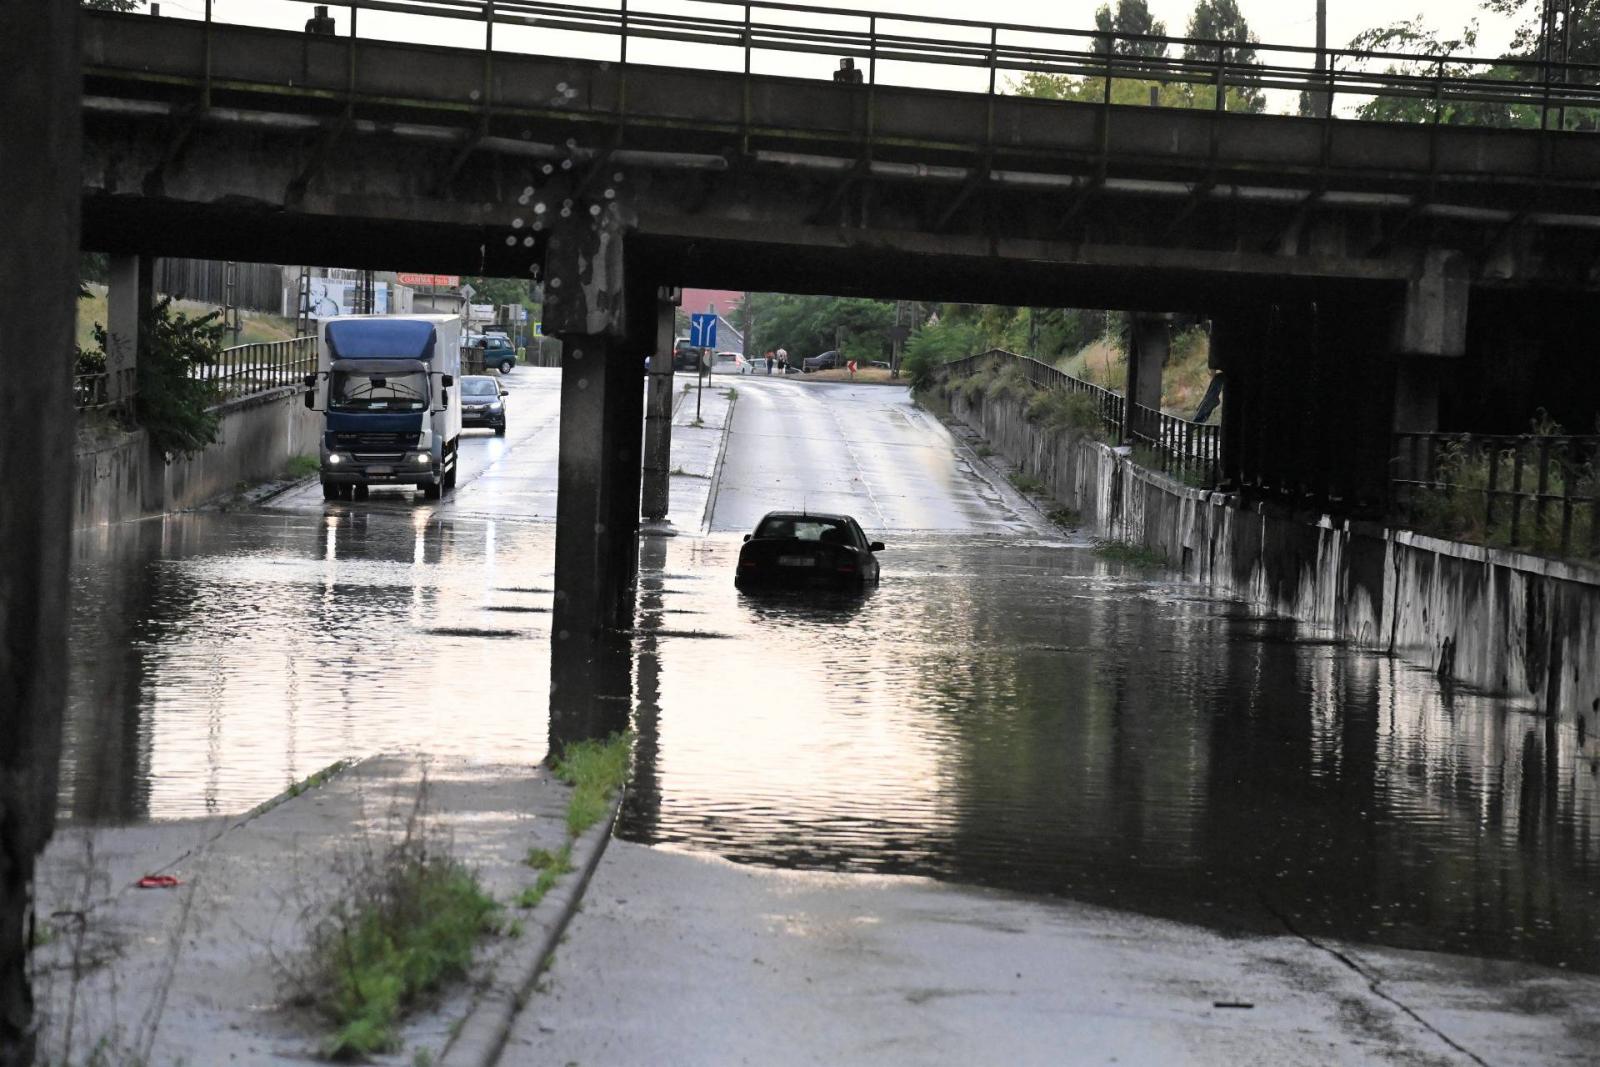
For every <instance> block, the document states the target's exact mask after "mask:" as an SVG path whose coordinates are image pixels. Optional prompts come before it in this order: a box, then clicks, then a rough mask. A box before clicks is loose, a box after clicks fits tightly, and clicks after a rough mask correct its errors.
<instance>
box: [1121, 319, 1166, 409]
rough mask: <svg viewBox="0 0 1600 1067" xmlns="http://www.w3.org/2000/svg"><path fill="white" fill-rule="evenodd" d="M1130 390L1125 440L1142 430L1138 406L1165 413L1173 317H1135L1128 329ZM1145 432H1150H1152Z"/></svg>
mask: <svg viewBox="0 0 1600 1067" xmlns="http://www.w3.org/2000/svg"><path fill="white" fill-rule="evenodd" d="M1128 347H1129V351H1128V387H1127V390H1126V393H1125V395H1126V396H1127V398H1128V400H1129V401H1130V402H1129V403H1127V404H1125V405H1123V411H1122V439H1123V440H1124V441H1128V440H1132V438H1133V434H1134V431H1135V430H1136V429H1139V428H1140V427H1139V424H1138V422H1137V421H1136V415H1135V411H1134V405H1135V404H1137V405H1140V406H1142V407H1147V408H1149V409H1150V410H1152V411H1160V410H1161V371H1162V368H1164V367H1165V366H1166V365H1167V353H1168V352H1169V351H1170V349H1171V347H1172V316H1171V315H1152V314H1145V313H1142V312H1141V313H1139V314H1136V315H1134V317H1133V322H1132V323H1131V324H1130V326H1129V330H1128ZM1144 432H1146V433H1149V432H1150V431H1149V430H1145V431H1144Z"/></svg>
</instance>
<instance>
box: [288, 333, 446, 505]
mask: <svg viewBox="0 0 1600 1067" xmlns="http://www.w3.org/2000/svg"><path fill="white" fill-rule="evenodd" d="M319 339H320V343H319V344H318V346H317V373H316V374H312V375H308V376H307V377H306V386H307V393H306V406H307V407H309V408H312V409H313V410H317V411H322V412H323V413H324V422H323V433H322V449H321V453H322V496H323V499H325V500H341V499H344V500H348V499H352V498H354V499H361V498H363V497H365V496H366V495H367V490H368V488H369V487H370V486H374V485H414V486H416V487H417V488H419V489H421V490H422V493H423V495H424V496H426V497H427V498H428V499H429V500H437V499H439V497H440V496H442V495H443V494H444V493H445V492H447V491H448V490H450V489H452V488H454V487H455V483H456V469H457V465H456V448H457V445H458V444H459V443H460V439H461V390H460V389H459V388H458V387H457V385H456V380H457V378H459V377H460V375H461V320H460V319H459V318H455V317H452V316H448V315H339V316H335V317H332V318H327V319H323V320H322V322H321V324H320V330H319Z"/></svg>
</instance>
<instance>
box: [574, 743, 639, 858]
mask: <svg viewBox="0 0 1600 1067" xmlns="http://www.w3.org/2000/svg"><path fill="white" fill-rule="evenodd" d="M632 752H633V735H632V734H631V733H620V734H616V735H613V736H612V737H610V738H608V739H607V740H604V741H579V742H578V743H576V744H573V745H568V746H567V749H566V751H565V752H563V753H562V754H561V758H560V759H558V760H557V761H556V763H555V775H556V777H557V778H559V779H561V780H562V781H563V782H566V783H567V784H568V785H570V786H572V799H571V800H570V801H569V802H568V804H567V834H568V835H569V836H571V837H577V836H578V835H579V834H581V833H583V832H584V831H585V830H587V829H588V828H589V827H591V826H593V825H594V824H595V823H597V822H599V821H600V820H601V819H602V818H604V817H605V814H606V812H607V811H609V810H610V800H611V794H612V793H613V792H614V791H615V790H617V789H620V788H622V785H623V783H624V782H626V781H627V780H628V760H629V757H630V756H631V755H632Z"/></svg>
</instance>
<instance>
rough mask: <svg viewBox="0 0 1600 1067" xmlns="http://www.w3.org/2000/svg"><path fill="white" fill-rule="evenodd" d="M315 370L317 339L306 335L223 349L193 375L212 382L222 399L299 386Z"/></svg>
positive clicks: (219, 399) (220, 399)
mask: <svg viewBox="0 0 1600 1067" xmlns="http://www.w3.org/2000/svg"><path fill="white" fill-rule="evenodd" d="M316 369H317V339H316V338H315V337H314V336H310V335H307V336H305V337H293V338H290V339H289V340H287V341H266V342H261V343H259V344H248V345H236V346H234V347H232V348H224V349H223V350H222V352H221V354H220V355H219V356H218V357H217V361H216V362H215V363H210V364H206V365H205V366H203V367H200V368H199V369H198V371H197V372H196V375H195V376H196V377H198V378H200V379H202V380H203V381H206V382H209V383H211V385H212V386H214V387H215V389H216V393H217V398H218V401H219V402H221V401H227V400H237V399H239V398H241V397H246V396H252V395H254V394H256V393H265V392H268V391H270V390H273V389H281V388H283V387H284V386H289V385H299V384H300V383H301V382H302V381H303V380H304V379H305V376H306V375H308V374H311V373H313V372H315V371H316Z"/></svg>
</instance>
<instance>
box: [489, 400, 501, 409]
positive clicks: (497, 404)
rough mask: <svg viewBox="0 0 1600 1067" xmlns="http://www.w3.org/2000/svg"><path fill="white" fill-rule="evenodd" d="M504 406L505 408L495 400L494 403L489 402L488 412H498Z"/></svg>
mask: <svg viewBox="0 0 1600 1067" xmlns="http://www.w3.org/2000/svg"><path fill="white" fill-rule="evenodd" d="M504 406H505V405H504V404H502V403H501V402H500V401H498V400H496V401H493V402H491V403H490V404H489V410H490V411H499V410H500V409H501V408H502V407H504Z"/></svg>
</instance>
